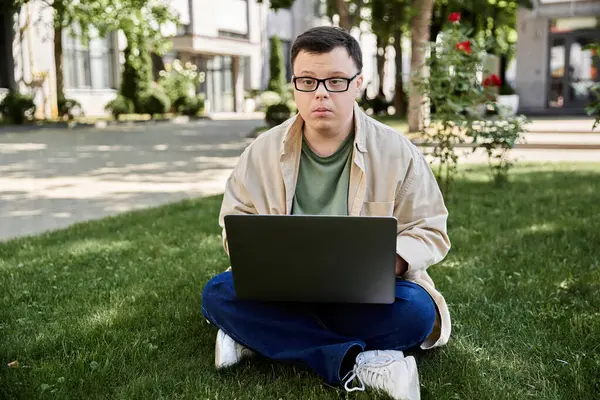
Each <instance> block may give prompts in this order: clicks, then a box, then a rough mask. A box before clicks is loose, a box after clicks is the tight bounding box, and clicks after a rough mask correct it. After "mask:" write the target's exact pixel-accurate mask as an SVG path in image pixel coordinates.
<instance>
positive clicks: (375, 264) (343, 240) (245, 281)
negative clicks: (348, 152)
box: [224, 215, 397, 304]
mask: <svg viewBox="0 0 600 400" xmlns="http://www.w3.org/2000/svg"><path fill="white" fill-rule="evenodd" d="M224 220H225V229H226V231H227V240H228V246H229V256H230V261H231V269H232V273H233V284H234V289H235V293H236V296H237V297H238V298H239V299H243V300H260V301H278V302H303V303H362V304H365V303H366V304H391V303H393V302H394V301H395V287H396V284H395V282H396V276H395V269H396V229H397V221H396V219H395V218H393V217H349V216H306V215H227V216H225V219H224Z"/></svg>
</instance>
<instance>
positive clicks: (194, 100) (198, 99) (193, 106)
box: [181, 95, 204, 117]
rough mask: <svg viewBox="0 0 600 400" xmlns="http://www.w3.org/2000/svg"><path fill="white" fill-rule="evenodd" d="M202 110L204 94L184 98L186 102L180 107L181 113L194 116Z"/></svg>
mask: <svg viewBox="0 0 600 400" xmlns="http://www.w3.org/2000/svg"><path fill="white" fill-rule="evenodd" d="M202 110H204V96H203V95H198V96H194V97H188V98H186V102H185V104H184V105H183V106H182V108H181V113H182V114H183V115H187V116H190V117H195V116H197V115H198V114H199V113H200V112H201V111H202Z"/></svg>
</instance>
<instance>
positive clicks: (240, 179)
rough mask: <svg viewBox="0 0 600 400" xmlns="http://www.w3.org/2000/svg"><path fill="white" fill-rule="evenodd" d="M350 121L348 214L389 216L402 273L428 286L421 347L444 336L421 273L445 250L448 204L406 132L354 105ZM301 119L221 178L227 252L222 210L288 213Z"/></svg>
mask: <svg viewBox="0 0 600 400" xmlns="http://www.w3.org/2000/svg"><path fill="white" fill-rule="evenodd" d="M354 123H355V131H354V133H355V139H354V149H353V163H352V166H351V170H350V186H349V191H348V210H349V214H350V215H351V216H360V215H367V216H394V217H396V219H397V220H398V229H397V232H398V237H397V240H396V251H397V253H398V255H400V257H402V258H403V259H404V260H406V261H407V262H408V271H407V272H406V274H404V276H403V278H404V279H407V280H410V281H412V282H415V283H416V284H418V285H420V286H421V287H423V288H424V289H425V290H427V292H428V293H429V294H430V295H431V297H432V298H433V300H434V301H435V304H436V306H437V311H438V313H437V318H436V323H435V326H434V329H433V332H432V333H431V335H430V336H429V337H428V338H427V339H426V340H425V342H424V343H423V344H422V345H421V347H422V348H423V349H429V348H432V347H436V346H441V345H444V344H446V343H447V342H448V339H449V337H450V330H451V323H450V313H449V311H448V306H447V305H446V301H445V300H444V298H443V296H442V295H441V294H440V293H439V292H438V291H437V290H436V288H435V286H434V283H433V280H432V279H431V278H430V277H429V274H428V273H427V268H428V267H429V266H431V265H433V264H436V263H438V262H440V261H441V260H442V259H443V258H444V257H445V256H446V254H447V253H448V250H449V249H450V241H449V239H448V236H447V234H446V221H447V217H448V210H447V209H446V207H445V205H444V200H443V198H442V194H441V192H440V190H439V187H438V184H437V182H436V180H435V177H434V176H433V173H432V172H431V169H430V167H429V164H428V163H427V161H426V160H425V158H424V156H423V154H422V153H421V152H420V151H419V150H418V149H417V148H416V147H415V146H414V145H413V144H412V143H411V142H410V141H409V140H408V139H407V138H406V137H405V136H403V135H401V134H400V133H398V132H396V131H395V130H393V129H392V128H390V127H388V126H386V125H383V124H381V123H379V122H378V121H376V120H374V119H372V118H370V117H369V116H367V115H366V114H365V113H364V112H363V111H362V110H361V109H360V108H359V107H358V104H355V105H354ZM303 124H304V121H303V119H302V117H301V116H300V115H299V114H298V115H296V116H295V117H293V118H290V119H289V120H287V121H286V122H284V123H283V124H281V125H279V126H276V127H274V128H273V129H271V130H269V131H268V132H265V133H263V134H261V135H260V136H259V137H258V138H257V139H256V140H255V141H254V142H253V143H252V144H250V145H249V146H248V148H246V150H245V151H244V152H243V154H242V155H241V157H240V159H239V161H238V163H237V165H236V167H235V168H234V170H233V172H232V174H231V176H230V177H229V179H228V181H227V184H226V188H225V195H224V198H223V204H222V207H221V213H220V217H219V223H220V225H221V227H222V228H223V244H224V246H225V250H226V251H227V252H228V253H229V251H228V247H227V235H226V232H225V229H224V217H225V215H228V214H290V213H291V209H292V203H293V198H294V193H295V189H296V181H297V177H298V170H299V165H300V154H301V148H302V128H303Z"/></svg>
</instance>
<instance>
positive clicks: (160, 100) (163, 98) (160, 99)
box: [140, 87, 171, 116]
mask: <svg viewBox="0 0 600 400" xmlns="http://www.w3.org/2000/svg"><path fill="white" fill-rule="evenodd" d="M140 101H141V108H140V112H141V113H143V114H150V115H152V116H154V115H155V114H165V113H167V112H169V110H170V109H171V100H170V99H169V96H167V94H166V93H165V92H164V90H162V89H161V88H159V87H155V88H152V89H150V90H148V91H147V92H144V93H142V94H141V95H140Z"/></svg>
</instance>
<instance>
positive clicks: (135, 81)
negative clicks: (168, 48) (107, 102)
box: [120, 44, 152, 113]
mask: <svg viewBox="0 0 600 400" xmlns="http://www.w3.org/2000/svg"><path fill="white" fill-rule="evenodd" d="M123 54H124V56H125V63H124V65H123V74H122V83H121V90H120V93H121V94H122V95H123V96H125V97H126V98H128V99H130V100H131V101H132V102H133V105H134V108H135V109H134V111H135V112H138V113H143V111H142V108H143V107H144V106H143V104H142V97H141V95H142V94H143V93H146V92H147V91H148V90H150V87H151V84H152V58H151V57H150V53H149V51H148V50H147V48H146V47H145V46H144V45H143V44H139V45H138V46H137V47H135V48H131V46H127V47H126V48H125V50H124V52H123Z"/></svg>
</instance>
